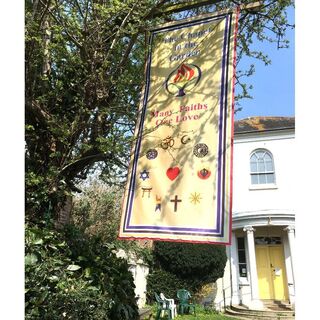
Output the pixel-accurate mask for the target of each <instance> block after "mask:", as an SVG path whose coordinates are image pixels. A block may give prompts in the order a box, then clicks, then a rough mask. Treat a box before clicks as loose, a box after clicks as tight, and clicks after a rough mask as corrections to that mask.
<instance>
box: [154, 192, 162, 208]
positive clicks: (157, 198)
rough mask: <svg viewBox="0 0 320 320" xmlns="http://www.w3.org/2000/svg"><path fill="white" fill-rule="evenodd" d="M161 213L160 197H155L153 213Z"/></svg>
mask: <svg viewBox="0 0 320 320" xmlns="http://www.w3.org/2000/svg"><path fill="white" fill-rule="evenodd" d="M157 210H159V211H161V197H158V195H156V208H155V210H154V211H157Z"/></svg>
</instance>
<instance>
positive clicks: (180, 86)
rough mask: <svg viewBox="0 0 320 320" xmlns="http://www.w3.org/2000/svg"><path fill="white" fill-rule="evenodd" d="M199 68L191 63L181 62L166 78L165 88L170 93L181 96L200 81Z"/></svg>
mask: <svg viewBox="0 0 320 320" xmlns="http://www.w3.org/2000/svg"><path fill="white" fill-rule="evenodd" d="M200 78H201V69H200V68H199V67H198V66H197V65H195V64H191V63H182V64H181V65H180V66H179V67H178V68H177V69H175V70H173V71H172V72H171V73H170V74H169V76H168V77H167V79H166V82H165V89H166V90H167V92H168V93H169V94H171V95H174V96H176V97H183V96H184V95H186V94H187V93H189V92H190V91H191V90H192V89H193V88H194V87H195V86H196V85H197V84H198V83H199V81H200Z"/></svg>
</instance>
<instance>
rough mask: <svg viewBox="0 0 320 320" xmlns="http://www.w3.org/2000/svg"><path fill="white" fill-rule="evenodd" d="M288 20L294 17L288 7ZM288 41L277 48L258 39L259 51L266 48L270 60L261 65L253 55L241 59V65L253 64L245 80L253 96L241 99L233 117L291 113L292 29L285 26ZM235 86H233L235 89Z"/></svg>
mask: <svg viewBox="0 0 320 320" xmlns="http://www.w3.org/2000/svg"><path fill="white" fill-rule="evenodd" d="M288 15H289V19H290V22H291V23H293V21H294V9H290V10H289V11H288ZM286 38H287V39H288V40H289V41H290V45H289V48H288V49H279V50H278V49H277V47H276V43H275V44H270V43H259V44H258V47H257V48H259V49H260V50H261V51H263V52H266V53H267V54H268V57H269V58H270V59H271V61H272V62H271V64H270V65H268V66H265V65H264V63H263V62H260V61H258V60H256V59H249V58H246V59H243V61H241V62H240V65H239V69H240V68H241V66H246V65H248V64H252V63H254V64H255V70H256V71H255V73H254V75H252V76H251V77H249V78H248V80H247V81H246V82H247V83H248V84H249V83H250V84H252V85H253V90H251V91H250V93H251V96H253V99H243V100H242V101H241V107H242V110H241V111H239V112H237V113H236V115H235V120H239V119H243V118H247V117H250V116H294V115H295V104H294V98H295V94H294V67H295V63H294V51H295V50H294V48H295V45H294V30H291V29H290V30H289V29H288V30H287V37H286ZM237 90H239V89H238V88H237V87H236V92H237Z"/></svg>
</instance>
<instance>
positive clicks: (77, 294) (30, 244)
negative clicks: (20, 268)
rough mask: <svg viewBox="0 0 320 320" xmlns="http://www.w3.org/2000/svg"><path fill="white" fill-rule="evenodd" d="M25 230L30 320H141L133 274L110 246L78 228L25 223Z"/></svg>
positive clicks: (26, 283) (27, 309)
mask: <svg viewBox="0 0 320 320" xmlns="http://www.w3.org/2000/svg"><path fill="white" fill-rule="evenodd" d="M25 234H26V249H25V254H26V255H25V315H26V319H41V320H42V319H48V320H49V319H50V320H55V319H81V320H87V319H88V320H89V319H90V320H91V319H99V320H100V319H111V320H113V319H114V320H132V319H137V317H138V308H137V304H136V300H135V295H134V283H133V277H132V274H131V272H130V271H128V264H127V262H126V261H125V260H122V259H118V258H117V257H116V256H115V254H114V253H112V248H113V247H112V245H108V246H106V245H104V244H103V243H102V242H101V241H100V240H99V238H97V237H93V236H90V237H89V236H85V235H83V234H82V233H81V232H80V231H79V230H77V229H76V228H74V227H69V228H67V229H65V230H63V231H60V232H58V231H56V230H54V229H53V228H51V227H47V226H45V225H31V224H27V225H26V229H25Z"/></svg>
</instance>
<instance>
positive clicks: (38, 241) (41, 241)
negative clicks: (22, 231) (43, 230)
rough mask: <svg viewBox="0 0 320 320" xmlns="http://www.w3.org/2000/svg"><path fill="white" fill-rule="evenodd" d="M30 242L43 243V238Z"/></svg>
mask: <svg viewBox="0 0 320 320" xmlns="http://www.w3.org/2000/svg"><path fill="white" fill-rule="evenodd" d="M32 244H34V245H37V244H43V240H42V239H35V240H34V241H32Z"/></svg>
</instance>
